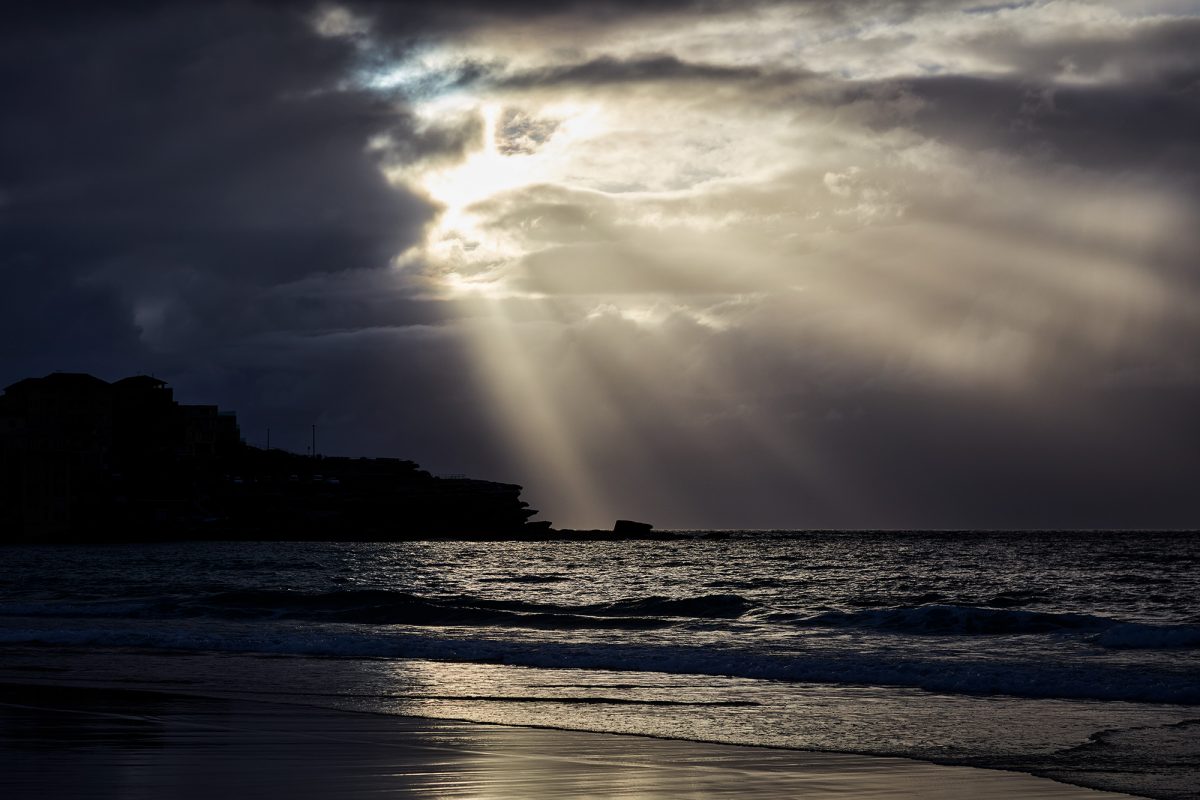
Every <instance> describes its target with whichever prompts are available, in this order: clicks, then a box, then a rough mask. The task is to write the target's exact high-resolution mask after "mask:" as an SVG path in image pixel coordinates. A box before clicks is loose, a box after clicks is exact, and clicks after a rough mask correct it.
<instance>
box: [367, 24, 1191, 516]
mask: <svg viewBox="0 0 1200 800" xmlns="http://www.w3.org/2000/svg"><path fill="white" fill-rule="evenodd" d="M1034 23H1036V24H1037V29H1038V31H1039V37H1041V38H1040V39H1038V40H1037V41H1034V40H1024V39H1022V40H1019V41H1020V42H1021V45H1020V46H1024V47H1030V48H1033V49H1034V51H1036V48H1037V47H1038V46H1040V45H1039V44H1038V41H1041V40H1042V39H1044V40H1047V41H1049V40H1052V39H1053V37H1054V36H1055V35H1062V34H1063V32H1064V31H1069V30H1071V29H1072V26H1080V25H1082V26H1084V27H1085V28H1086V29H1087V30H1089V31H1093V32H1098V33H1096V35H1097V36H1101V37H1104V36H1111V35H1115V34H1114V32H1119V33H1121V34H1122V35H1126V36H1129V35H1134V34H1135V33H1137V32H1138V31H1140V30H1142V29H1143V28H1145V27H1146V26H1153V25H1155V24H1158V23H1157V22H1156V21H1155V19H1149V20H1147V19H1133V18H1128V17H1125V16H1123V15H1122V14H1120V13H1118V12H1116V11H1114V10H1112V9H1109V8H1105V7H1103V6H1100V5H1098V4H1088V3H1058V4H1056V3H1050V4H1034V5H1032V6H1028V7H1013V8H1008V7H1004V8H999V7H998V8H997V9H995V10H992V11H988V12H986V13H984V12H979V11H976V10H969V13H965V12H964V11H963V9H959V8H949V7H947V8H944V9H941V10H937V9H935V10H931V11H928V12H926V13H924V14H920V13H917V14H913V15H911V16H906V17H904V18H900V19H894V20H893V19H885V18H883V17H879V18H872V19H869V20H859V21H858V23H857V24H856V25H853V26H848V25H847V23H846V21H845V20H843V19H841V18H839V17H837V15H834V16H831V17H829V18H827V19H825V18H821V17H820V16H819V15H817V13H816V12H815V11H812V10H811V9H806V8H805V7H802V6H796V7H786V6H784V7H774V8H770V7H769V8H766V9H765V10H760V11H752V12H751V11H748V12H746V13H745V14H724V15H714V16H713V17H711V18H702V19H697V20H695V21H693V22H689V23H688V24H683V25H681V24H679V20H673V19H671V18H669V16H668V17H663V18H661V19H657V20H655V19H651V20H650V21H648V22H644V23H643V25H642V27H641V28H639V29H638V30H636V31H633V30H629V29H625V28H621V26H620V25H617V26H615V27H613V28H608V29H599V30H598V31H597V30H593V31H590V32H588V37H590V38H587V39H586V40H583V39H580V36H581V33H580V32H579V31H576V30H573V29H569V28H568V29H558V28H556V27H554V26H553V25H549V26H548V27H547V28H546V29H545V30H544V31H543V32H542V33H543V34H544V35H545V36H546V37H548V38H549V39H551V40H554V39H555V37H557V38H558V40H559V42H558V44H559V45H560V46H559V47H558V48H555V47H550V46H543V47H538V48H533V49H530V48H527V47H525V46H524V45H523V44H522V41H523V40H522V39H521V37H520V36H519V35H517V34H516V33H514V32H513V31H506V30H504V29H500V30H489V31H488V36H486V37H482V38H473V37H472V36H471V35H466V36H464V37H463V38H461V39H460V40H459V41H456V42H448V43H446V44H444V45H443V49H442V50H440V51H428V50H427V51H425V52H424V53H423V55H422V56H421V58H420V59H419V60H414V61H413V62H412V63H410V64H406V65H402V66H401V67H399V68H397V69H396V70H395V71H394V72H392V73H388V77H387V79H386V81H384V83H385V84H386V85H387V87H388V88H393V87H395V86H401V85H404V84H411V85H413V86H421V87H429V86H439V85H453V86H454V89H453V90H452V91H445V92H440V93H439V92H436V91H435V92H433V93H431V94H429V93H426V94H423V95H421V96H419V97H418V98H417V99H416V100H415V101H414V110H415V112H416V114H417V115H418V117H419V118H420V119H421V120H423V122H424V124H427V125H429V126H431V127H438V126H442V127H446V126H452V125H455V124H463V122H462V121H463V120H469V121H473V122H472V123H471V124H473V125H474V126H475V128H476V129H477V130H478V134H477V135H476V136H475V137H474V138H473V139H472V140H471V141H472V142H473V144H472V145H470V146H469V147H468V148H467V149H466V152H465V153H464V154H463V155H462V157H461V158H459V159H457V160H452V161H447V160H437V159H434V160H429V161H422V160H417V161H415V162H410V163H404V164H400V165H398V166H393V167H391V168H390V170H389V177H390V179H391V180H392V181H393V182H394V183H396V184H400V185H404V186H408V187H411V188H413V189H415V190H416V191H418V192H419V193H421V194H423V195H425V196H427V197H429V198H430V199H431V200H432V201H433V202H434V203H436V204H437V205H438V207H439V208H440V211H439V213H438V216H437V218H436V220H435V222H434V223H433V224H432V225H430V226H429V228H428V229H427V231H426V237H425V240H424V241H423V243H422V244H420V245H419V246H418V247H416V248H414V249H413V250H412V251H410V252H408V253H406V254H405V255H404V256H403V257H402V258H401V260H400V264H401V266H402V268H403V270H405V271H411V272H417V273H420V274H421V275H423V276H424V278H425V279H426V280H427V281H428V284H429V285H430V286H431V287H432V288H431V291H432V292H433V293H435V294H437V295H439V296H441V297H445V298H450V299H452V300H454V301H455V302H456V303H457V304H459V305H460V306H461V308H462V310H463V314H464V315H465V317H466V318H467V319H468V320H469V324H467V325H466V330H467V331H468V336H469V337H470V340H471V342H472V349H473V352H474V360H475V364H476V368H477V374H478V375H479V377H480V379H481V380H482V381H483V383H484V386H485V389H486V395H487V396H488V397H490V398H492V400H493V402H494V403H495V407H496V409H497V412H498V414H497V422H498V426H499V428H500V429H502V430H503V431H505V432H506V433H507V434H508V435H509V437H510V442H511V444H512V447H513V449H514V450H517V451H520V452H521V453H522V454H523V455H524V457H525V459H526V471H525V473H524V474H525V475H526V476H528V477H527V480H529V481H534V480H535V481H536V482H537V484H538V485H539V486H540V487H543V491H547V492H549V493H550V494H551V495H552V496H557V497H560V498H561V503H560V504H558V505H555V504H553V503H552V504H551V508H550V511H551V515H552V516H554V518H555V519H556V520H558V521H560V522H565V523H568V524H570V523H576V524H588V525H594V524H604V522H605V520H604V519H603V516H602V515H603V511H602V509H605V508H613V507H621V506H622V504H623V497H622V492H623V491H624V489H627V488H628V487H629V485H630V484H631V483H641V484H652V483H654V482H655V481H659V482H661V481H662V480H663V479H662V478H661V473H656V472H655V469H656V465H662V467H663V469H666V468H668V467H667V466H666V465H669V464H671V463H678V461H679V460H680V459H681V458H683V459H691V460H693V461H702V460H703V459H704V458H706V457H719V456H717V455H716V453H719V447H718V449H717V450H716V451H714V450H712V449H709V448H706V447H705V446H702V445H699V444H681V442H683V441H686V440H688V439H689V438H695V439H696V440H698V441H699V440H708V441H709V442H725V443H732V444H731V445H730V446H732V447H737V448H742V449H744V450H745V451H746V452H747V453H753V454H755V456H747V457H757V458H758V459H760V460H761V461H762V462H763V463H764V464H772V465H774V467H775V468H776V469H777V470H778V471H779V472H780V473H783V474H786V475H788V476H791V477H790V479H791V480H793V481H795V483H796V485H797V486H803V487H804V490H803V491H804V493H805V497H806V502H809V503H812V504H818V503H820V502H826V503H831V504H833V503H839V502H846V503H851V502H853V500H852V499H850V498H849V497H848V495H847V492H846V489H845V486H844V485H842V484H841V483H840V482H839V479H838V478H837V477H836V475H837V468H836V465H835V462H834V459H831V458H829V454H828V453H820V452H818V451H817V450H816V449H815V448H816V442H818V441H820V440H821V438H822V437H823V436H825V435H826V434H825V433H824V431H823V429H824V428H826V427H828V426H835V427H836V426H839V425H851V424H854V422H853V420H854V419H855V415H856V414H859V413H862V412H861V409H856V406H855V403H854V402H853V400H851V399H847V400H845V401H842V400H838V399H837V398H839V397H843V396H845V397H847V398H849V397H852V395H853V394H854V392H855V391H860V390H863V388H864V387H868V388H870V387H877V386H885V387H893V388H896V387H913V386H924V387H934V388H937V389H938V390H942V389H944V390H948V391H956V392H957V391H986V392H988V393H990V394H991V396H992V397H995V398H1001V397H1002V398H1005V399H1004V402H1005V403H1007V404H1009V406H1010V407H1012V408H1024V409H1025V410H1024V411H1023V412H1021V413H1024V414H1027V415H1034V416H1036V415H1042V414H1054V413H1058V412H1057V410H1055V409H1053V407H1052V406H1048V405H1047V404H1045V403H1044V402H1042V400H1043V399H1044V398H1042V397H1041V394H1042V393H1043V392H1044V389H1045V387H1046V386H1047V385H1052V384H1054V383H1055V381H1058V380H1060V379H1062V376H1063V375H1067V374H1075V373H1076V372H1078V374H1080V375H1087V377H1086V378H1084V380H1086V381H1093V382H1103V381H1104V380H1108V379H1109V377H1108V376H1110V375H1112V374H1117V373H1118V372H1120V371H1121V370H1123V369H1128V368H1131V367H1132V366H1133V365H1140V366H1139V368H1144V367H1145V363H1146V357H1147V354H1148V353H1149V352H1150V351H1151V350H1152V348H1153V346H1154V339H1153V336H1151V334H1150V330H1151V328H1153V327H1154V325H1153V321H1155V320H1162V319H1169V318H1172V317H1173V316H1178V315H1179V314H1180V313H1181V309H1182V308H1183V307H1184V305H1185V302H1186V300H1187V298H1189V297H1191V295H1190V294H1189V291H1190V290H1187V289H1184V288H1179V287H1176V289H1175V290H1174V292H1173V291H1172V290H1171V289H1169V288H1168V286H1167V282H1168V281H1169V279H1170V278H1169V271H1164V270H1166V268H1165V267H1162V266H1159V265H1160V264H1166V263H1168V262H1169V261H1170V256H1169V254H1165V253H1164V252H1163V243H1164V242H1167V241H1170V240H1171V238H1172V236H1174V235H1175V234H1176V233H1177V232H1179V231H1181V230H1185V229H1186V223H1185V220H1186V213H1185V212H1184V211H1183V210H1181V208H1182V207H1181V206H1180V204H1179V203H1178V202H1177V199H1176V198H1174V197H1173V196H1172V195H1171V194H1170V193H1169V192H1162V191H1159V190H1158V189H1157V188H1156V187H1154V186H1153V185H1148V184H1146V183H1145V182H1139V181H1137V180H1133V179H1127V178H1126V177H1125V176H1121V175H1116V176H1110V175H1106V174H1104V173H1103V171H1098V170H1095V169H1091V168H1088V167H1087V166H1086V165H1085V166H1078V165H1071V164H1066V163H1059V160H1058V159H1057V158H1056V154H1055V153H1054V152H1053V151H1052V150H1045V149H1043V150H1041V151H1039V150H1037V149H1031V150H1030V151H1029V152H1022V153H1006V152H1004V150H1003V149H1000V148H997V147H995V146H993V145H991V144H990V143H989V142H988V141H987V140H986V138H982V137H983V135H984V134H989V133H991V132H990V131H986V130H980V131H978V132H971V131H966V132H965V134H963V133H962V132H961V131H960V130H959V129H960V128H961V125H962V121H961V119H965V120H967V121H970V120H971V119H972V117H971V116H970V115H967V116H965V117H963V118H961V119H958V118H956V119H953V120H949V119H947V120H945V121H941V122H938V121H937V117H936V115H937V114H938V113H939V106H940V103H942V102H944V101H943V100H942V99H941V98H939V97H937V96H936V95H930V94H928V93H927V94H924V95H923V94H922V93H921V92H920V91H918V89H919V88H920V86H919V85H917V84H908V83H902V82H901V83H895V82H891V83H889V81H894V80H895V79H896V78H897V77H901V78H907V77H910V76H911V77H917V78H921V77H924V76H928V75H935V74H940V73H945V72H948V71H952V72H956V73H959V74H961V75H969V76H972V77H971V79H972V80H974V79H978V80H985V79H986V80H993V79H995V78H996V76H1005V75H1008V74H1010V73H1012V72H1013V71H1014V70H1015V69H1016V68H1017V67H1018V66H1019V64H1018V62H1016V61H1014V59H1013V56H1012V55H1011V53H1010V52H1009V49H1006V48H1008V47H1009V40H1007V39H1005V36H1006V35H1008V34H1009V33H1012V32H1016V31H1020V30H1024V29H1025V26H1028V25H1031V24H1034ZM997 31H1000V33H997ZM510 37H511V38H510ZM1013 41H1017V40H1015V39H1014V40H1013ZM887 42H891V44H887ZM801 43H803V44H804V46H803V47H799V44H801ZM885 44H886V46H885ZM1001 45H1003V46H1001ZM1012 46H1016V45H1012ZM564 53H565V54H569V55H563V54H564ZM647 54H650V55H647ZM1031 58H1032V57H1031ZM1039 58H1040V56H1039ZM556 59H560V60H558V61H556ZM561 59H567V60H566V62H565V63H564V62H562V61H561ZM801 59H803V60H801ZM462 64H492V65H499V66H496V67H495V68H492V69H491V72H490V74H489V75H488V76H487V77H486V78H483V79H479V80H474V81H472V80H463V81H457V82H456V79H453V78H452V77H446V76H448V75H449V76H452V75H454V74H456V70H459V69H460V68H461V65H462ZM1063 64H1065V62H1063V63H1062V64H1058V65H1057V66H1055V65H1054V64H1053V63H1050V62H1047V65H1046V66H1044V67H1043V66H1039V65H1038V64H1037V63H1036V62H1034V66H1035V74H1036V75H1037V79H1038V80H1044V81H1047V82H1048V83H1047V84H1046V86H1045V87H1043V89H1041V90H1039V91H1038V92H1033V91H1030V92H1029V93H1027V95H1026V97H1025V98H1023V99H1022V98H1017V100H1016V101H1015V102H1016V105H1015V107H1014V109H1013V113H1014V118H1013V121H1012V123H1011V127H1010V129H1009V133H1011V132H1012V131H1016V132H1025V133H1027V134H1028V135H1029V138H1030V139H1031V140H1036V139H1037V136H1036V134H1037V132H1038V131H1039V129H1040V128H1041V126H1047V125H1051V124H1057V122H1058V118H1057V116H1056V114H1057V111H1056V106H1055V102H1056V101H1055V95H1054V92H1055V91H1056V89H1057V87H1071V86H1083V85H1096V84H1105V82H1111V81H1114V80H1123V78H1122V77H1121V76H1126V75H1133V74H1136V72H1137V69H1141V68H1142V67H1140V66H1137V65H1133V64H1124V63H1122V62H1119V60H1113V59H1109V60H1103V59H1096V58H1093V59H1092V61H1091V62H1086V61H1078V62H1077V63H1076V62H1072V65H1071V67H1070V69H1067V68H1066V67H1065V66H1063ZM1088 70H1090V71H1088ZM443 73H444V74H443ZM439 75H441V77H439ZM931 85H934V86H936V84H931ZM859 86H862V87H864V88H861V89H860V88H858V87H859ZM954 88H955V87H954V85H953V84H948V90H953V89H954ZM931 116H932V118H933V119H934V121H935V122H937V123H938V124H941V125H943V127H944V132H943V133H942V135H934V134H931V133H930V132H929V131H928V130H926V129H923V127H922V126H926V127H928V125H929V123H927V122H925V121H924V120H925V119H926V118H927V117H931ZM954 135H958V136H959V138H957V139H955V138H954ZM973 135H978V136H980V137H981V138H980V139H979V140H978V141H972V140H971V138H970V137H971V136H973ZM1018 231H1020V233H1019V234H1018V233H1017V232H1018ZM1153 369H1162V370H1168V371H1169V370H1171V369H1175V367H1173V366H1171V364H1170V360H1169V359H1165V360H1163V362H1162V363H1160V364H1157V365H1156V366H1155V367H1153ZM1072 380H1074V378H1072ZM856 387H857V388H856ZM871 390H872V391H873V390H874V389H873V388H872V389H871ZM831 398H832V399H831ZM1083 416H1084V415H1081V414H1075V415H1074V419H1075V422H1077V423H1078V422H1079V421H1080V420H1081V419H1082V418H1083ZM651 419H654V420H658V422H657V423H652V422H650V421H649V420H651ZM663 420H669V423H667V424H668V426H676V427H677V429H675V430H674V433H673V434H672V435H671V436H667V435H665V434H662V432H661V431H660V430H659V428H662V426H663V425H664V423H663ZM1047 424H1050V423H1047ZM810 437H811V439H812V441H808V439H809V438H810ZM666 451H671V452H666ZM689 454H690V455H689ZM614 475H618V477H614Z"/></svg>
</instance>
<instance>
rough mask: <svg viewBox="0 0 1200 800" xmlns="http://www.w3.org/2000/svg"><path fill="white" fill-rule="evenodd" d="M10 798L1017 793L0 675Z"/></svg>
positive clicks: (885, 771) (1094, 796) (947, 781)
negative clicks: (13, 680)
mask: <svg viewBox="0 0 1200 800" xmlns="http://www.w3.org/2000/svg"><path fill="white" fill-rule="evenodd" d="M0 730H2V731H3V736H2V737H0V776H3V777H2V778H0V786H2V788H3V793H4V796H5V797H7V798H13V799H14V800H15V799H16V798H35V797H37V798H106V797H121V798H162V797H173V798H206V799H208V798H213V797H222V796H224V797H288V798H308V797H313V798H316V797H380V796H404V797H429V798H434V797H436V798H468V797H470V798H484V797H486V798H529V799H532V798H545V799H546V800H550V799H552V798H584V797H595V798H640V799H641V800H654V799H655V798H679V797H696V798H700V797H704V798H715V797H739V798H747V799H748V800H754V798H784V797H803V798H813V799H814V800H818V799H821V798H846V797H855V798H881V799H883V798H887V799H888V800H900V799H901V798H922V799H923V800H938V799H939V798H946V799H947V800H949V798H963V797H972V798H981V799H983V800H986V799H987V798H1020V799H1022V800H1042V799H1044V800H1089V798H1090V799H1091V800H1102V799H1103V798H1106V797H1107V798H1117V797H1129V796H1130V795H1121V794H1114V793H1109V792H1101V791H1096V790H1092V789H1083V788H1079V787H1074V786H1068V785H1065V784H1061V783H1056V782H1054V781H1051V780H1047V779H1044V778H1035V777H1032V776H1028V775H1023V774H1020V773H1015V772H1003V771H998V770H985V769H976V768H969V767H946V766H937V765H934V764H928V763H923V762H920V761H913V760H908V759H900V758H885V757H874V756H858V755H847V754H838V753H815V752H802V751H794V750H782V749H774V748H763V747H745V746H735V745H716V744H705V743H699V742H686V741H675V740H663V739H653V738H647V737H638V736H622V735H614V734H598V733H587V732H579V731H561V730H550V729H539V728H525V727H519V726H509V725H489V724H479V723H470V722H457V721H450V720H432V719H419V718H414V717H401V716H392V715H385V714H368V713H355V712H347V711H338V710H332V709H326V708H314V707H310V706H302V705H295V704H286V703H267V702H252V701H245V700H229V699H225V698H211V697H199V696H187V695H179V694H167V693H158V692H145V691H131V690H113V689H97V688H83V687H66V686H45V685H41V686H34V685H17V684H6V685H3V686H2V687H0Z"/></svg>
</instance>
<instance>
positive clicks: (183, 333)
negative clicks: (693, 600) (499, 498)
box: [0, 0, 1200, 527]
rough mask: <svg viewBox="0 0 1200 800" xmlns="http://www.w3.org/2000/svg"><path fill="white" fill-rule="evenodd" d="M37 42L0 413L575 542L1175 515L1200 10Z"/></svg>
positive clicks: (434, 25)
mask: <svg viewBox="0 0 1200 800" xmlns="http://www.w3.org/2000/svg"><path fill="white" fill-rule="evenodd" d="M52 12H53V13H49V14H45V13H41V14H32V15H26V16H22V15H16V16H15V17H14V19H13V20H12V25H11V26H10V27H9V29H8V30H6V32H5V33H3V34H0V37H3V39H4V41H3V45H4V46H3V48H2V49H0V87H2V88H0V95H2V97H3V101H4V103H5V111H6V113H5V115H4V117H3V122H0V148H2V149H3V151H4V152H5V154H6V157H5V158H4V159H3V161H0V228H2V230H3V236H4V242H5V244H4V248H3V251H2V253H0V258H2V259H3V262H2V263H3V269H4V272H5V276H6V288H7V289H8V291H6V292H5V294H4V297H3V299H0V312H2V313H3V317H0V328H2V330H0V332H2V333H3V334H4V336H3V341H4V344H3V345H0V347H3V348H4V350H3V352H4V356H5V357H4V361H3V364H4V368H5V373H6V375H7V376H8V377H9V378H12V379H15V378H18V377H21V376H22V375H24V374H27V373H37V372H45V371H48V370H50V369H55V368H63V369H94V370H97V371H99V372H101V373H103V374H105V375H109V376H115V375H117V374H121V373H124V372H129V371H134V370H147V369H153V370H156V371H157V372H158V374H161V375H163V376H165V377H168V378H169V379H171V380H173V381H174V382H175V383H176V384H177V385H178V386H179V387H180V388H181V389H182V390H183V392H184V393H185V394H192V395H196V396H203V397H205V398H207V399H211V400H219V401H221V402H223V403H226V404H228V405H230V406H233V407H236V408H238V410H239V412H240V416H241V419H242V421H243V427H244V431H245V433H246V434H247V435H248V437H249V438H250V439H251V440H254V439H255V438H256V435H255V431H256V430H258V429H260V428H264V427H265V426H266V425H267V424H270V425H271V426H272V429H273V431H275V432H277V433H276V436H278V435H279V434H278V431H281V430H286V429H287V428H288V426H289V425H291V426H292V427H294V428H296V430H297V431H298V433H297V437H296V438H297V444H296V446H297V447H302V446H303V445H302V444H300V441H302V439H301V435H302V432H304V431H306V430H307V426H308V424H309V423H311V422H314V421H315V422H317V424H318V425H319V426H320V428H321V430H322V440H323V442H324V446H323V449H325V450H326V451H329V452H339V451H340V452H350V453H353V452H370V453H383V452H386V453H390V454H395V455H406V456H409V457H412V458H415V459H417V460H419V461H421V462H422V463H424V464H426V465H428V466H430V467H431V468H433V469H435V470H443V471H455V472H459V471H465V472H472V473H475V474H481V475H484V476H489V477H496V478H504V479H513V480H518V481H520V482H522V483H524V484H525V485H526V486H527V487H528V492H529V495H530V499H531V500H532V501H533V503H534V504H535V505H536V506H538V507H540V508H542V509H543V510H544V511H545V515H546V516H547V517H549V518H552V519H554V520H556V521H558V522H560V523H564V524H578V525H591V524H607V523H608V522H609V521H610V518H611V517H612V516H613V515H614V514H617V513H620V514H623V515H631V516H642V517H646V518H649V519H651V520H654V521H656V522H658V523H659V524H660V525H679V526H686V525H718V526H731V525H746V526H788V527H795V526H888V527H895V526H922V525H933V526H1009V525H1044V526H1128V525H1134V526H1195V525H1197V520H1198V519H1200V507H1198V506H1197V503H1196V500H1195V498H1194V497H1193V494H1194V493H1193V492H1191V491H1190V487H1189V486H1188V485H1187V484H1186V478H1185V477H1184V476H1186V475H1187V474H1189V472H1194V471H1195V469H1196V468H1197V467H1200V454H1198V453H1197V451H1196V449H1195V447H1194V445H1193V444H1192V443H1193V442H1195V441H1197V440H1200V439H1197V437H1196V434H1197V433H1198V432H1200V431H1197V430H1196V429H1197V424H1196V419H1197V418H1196V416H1195V415H1194V413H1191V412H1190V409H1191V408H1192V404H1193V403H1194V402H1195V401H1196V400H1197V399H1200V336H1198V335H1197V334H1200V331H1198V330H1197V327H1200V325H1198V320H1197V318H1196V316H1195V313H1194V309H1195V308H1197V307H1198V306H1197V301H1198V300H1200V297H1198V295H1197V292H1198V291H1200V281H1198V280H1197V259H1198V257H1200V234H1198V233H1197V229H1196V225H1195V219H1196V218H1197V202H1198V201H1200V182H1198V177H1200V56H1197V55H1196V54H1197V53H1200V47H1198V46H1197V45H1198V44H1200V4H1196V3H1188V2H1161V3H1121V2H1109V3H1099V2H1072V1H1071V0H1062V1H1060V2H1026V3H1006V4H995V5H988V4H980V3H946V2H937V3H922V2H904V3H896V2H859V3H832V2H802V1H801V2H762V3H750V4H747V3H736V4H735V3H721V2H682V1H680V2H665V1H664V2H649V3H647V2H644V0H643V2H638V3H624V2H615V1H611V2H605V3H595V2H575V3H570V2H554V3H551V2H522V3H512V4H503V5H502V6H501V5H499V4H493V3H483V2H441V3H438V4H423V3H415V2H412V3H382V2H380V3H370V2H346V3H341V4H336V3H328V4H317V5H313V6H296V5H281V4H272V3H252V2H228V3H219V4H195V5H191V6H187V5H170V6H158V5H153V4H129V5H123V6H119V7H110V8H106V9H105V11H104V12H103V13H101V12H98V11H96V10H95V8H94V7H92V6H81V7H79V8H77V9H74V10H72V9H71V8H70V7H69V6H61V7H58V8H55V9H52ZM276 441H279V440H278V439H276Z"/></svg>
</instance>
